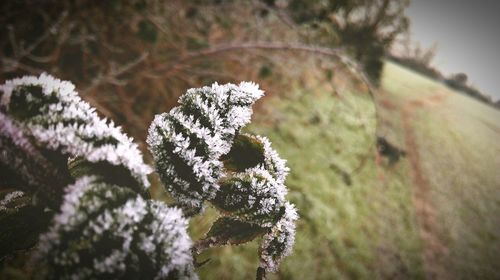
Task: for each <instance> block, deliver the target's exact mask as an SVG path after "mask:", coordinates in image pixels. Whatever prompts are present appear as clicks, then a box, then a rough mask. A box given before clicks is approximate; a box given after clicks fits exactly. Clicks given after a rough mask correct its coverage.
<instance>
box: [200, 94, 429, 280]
mask: <svg viewBox="0 0 500 280" xmlns="http://www.w3.org/2000/svg"><path fill="white" fill-rule="evenodd" d="M262 106H263V107H262V108H261V109H260V110H259V112H258V113H256V114H255V115H254V120H253V122H252V125H251V126H250V127H249V128H248V129H247V131H249V132H251V133H257V134H261V135H265V136H267V137H269V138H270V139H271V141H272V142H273V146H274V147H275V148H276V149H277V150H278V152H279V153H280V155H281V156H282V157H284V158H286V159H287V160H288V165H289V167H290V168H291V173H290V175H289V177H288V180H287V185H288V188H289V190H290V192H289V195H288V197H289V199H290V200H291V201H293V202H294V203H295V204H296V205H297V208H298V209H299V213H300V216H301V219H300V221H299V224H298V232H297V239H296V240H297V241H296V245H295V248H294V253H293V255H292V256H290V257H288V258H287V259H286V261H285V262H284V263H283V265H282V267H281V270H280V272H279V273H278V274H276V275H272V276H271V278H272V279H275V278H276V279H372V278H373V277H379V278H389V277H394V276H399V277H406V278H418V277H420V276H421V275H422V270H421V260H420V253H419V252H420V241H419V238H418V234H417V229H416V224H415V220H414V215H413V212H412V211H413V210H412V206H411V202H410V200H411V194H410V190H409V189H408V187H407V182H406V178H405V177H404V176H402V175H400V174H392V173H391V172H387V171H386V170H384V169H382V168H377V166H376V165H375V162H374V155H375V132H376V131H375V128H376V122H375V107H374V103H373V101H372V99H371V98H370V97H369V96H368V95H367V94H363V93H356V92H346V93H343V94H340V95H336V94H335V93H333V92H326V91H324V90H322V89H317V90H314V91H313V92H301V91H296V92H295V93H292V94H290V95H288V96H284V97H283V96H280V97H271V98H267V99H265V100H264V101H263V102H262ZM379 175H383V176H384V177H385V180H384V181H381V180H379V179H378V176H379ZM208 216H213V213H212V214H211V213H209V214H208ZM212 219H213V217H211V219H207V218H197V219H196V221H194V222H193V223H192V224H195V225H197V226H196V230H195V232H201V231H202V230H200V228H203V230H206V228H207V226H208V222H207V221H208V220H212ZM202 223H205V224H203V225H201V224H202ZM200 225H201V226H200ZM204 257H210V258H212V261H211V263H209V264H207V265H206V266H205V267H202V268H201V269H200V270H199V271H200V276H201V278H204V279H215V278H218V279H234V278H236V279H251V278H253V277H254V273H255V268H256V267H257V266H258V257H257V242H256V241H254V242H251V243H250V244H245V245H241V246H239V247H232V248H221V249H213V250H211V251H210V252H208V253H205V254H204V255H203V256H202V258H201V259H203V258H204Z"/></svg>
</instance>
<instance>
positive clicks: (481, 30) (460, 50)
mask: <svg viewBox="0 0 500 280" xmlns="http://www.w3.org/2000/svg"><path fill="white" fill-rule="evenodd" d="M407 14H408V15H409V17H410V19H411V33H412V38H413V40H415V41H417V42H420V43H421V44H422V46H424V47H429V46H431V45H432V44H433V43H435V42H436V43H437V44H438V53H437V56H436V58H435V61H434V64H435V65H436V67H437V68H438V69H440V70H441V71H442V72H443V73H444V74H445V75H448V74H450V73H456V72H464V73H466V74H467V75H468V76H469V80H470V82H472V84H473V85H475V86H476V87H477V88H478V89H480V90H481V91H483V92H484V93H486V94H488V95H491V96H492V97H493V98H494V99H495V100H497V99H500V0H476V1H473V0H412V4H411V6H410V8H409V9H408V12H407Z"/></svg>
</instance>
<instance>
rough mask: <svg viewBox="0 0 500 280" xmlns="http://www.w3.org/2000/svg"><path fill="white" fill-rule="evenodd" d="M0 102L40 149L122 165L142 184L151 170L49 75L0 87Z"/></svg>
mask: <svg viewBox="0 0 500 280" xmlns="http://www.w3.org/2000/svg"><path fill="white" fill-rule="evenodd" d="M0 91H1V92H2V96H1V99H0V106H1V108H2V110H3V111H5V112H6V113H7V114H8V115H9V116H11V117H13V118H14V119H16V121H17V122H18V123H19V124H20V125H21V126H22V129H23V130H24V131H25V133H27V134H29V135H31V136H32V137H34V139H35V140H36V144H37V145H39V146H42V147H43V148H45V149H49V150H53V151H58V152H60V153H62V154H64V155H67V156H70V157H83V158H85V159H86V160H88V161H89V162H95V163H97V162H108V163H110V164H112V165H115V166H123V167H125V168H127V169H128V170H129V171H130V173H131V174H132V175H133V177H134V178H135V180H137V183H138V184H139V185H140V186H143V187H144V188H147V187H148V186H149V182H148V180H147V177H146V175H147V174H148V173H150V171H151V170H150V167H149V166H147V165H146V164H145V163H144V161H143V159H142V156H141V153H140V151H139V149H138V147H137V145H136V144H134V143H133V142H132V140H131V139H130V138H129V137H127V136H126V135H125V134H124V133H123V132H121V129H120V128H119V127H116V126H115V125H114V124H113V123H112V122H108V121H107V120H105V119H101V118H100V117H99V116H98V115H97V113H96V112H95V110H94V109H93V108H92V107H91V106H90V105H89V104H88V103H86V102H85V101H83V100H82V99H81V98H80V97H79V96H78V94H77V93H76V92H75V86H74V85H73V84H72V83H70V82H67V81H61V80H58V79H56V78H54V77H52V76H50V75H47V74H41V75H40V76H39V77H35V76H24V77H22V78H19V79H13V80H9V81H6V82H5V84H3V85H1V86H0Z"/></svg>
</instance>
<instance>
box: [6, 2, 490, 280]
mask: <svg viewBox="0 0 500 280" xmlns="http://www.w3.org/2000/svg"><path fill="white" fill-rule="evenodd" d="M413 2H414V3H413ZM413 2H410V0H249V1H239V0H205V1H202V0H185V1H181V0H178V1H176V0H170V1H159V0H158V1H153V0H133V1H118V0H109V1H85V0H71V1H54V0H20V1H1V2H0V9H1V12H0V37H1V40H0V67H1V68H0V82H1V83H3V82H4V81H5V80H7V79H11V78H14V77H18V76H21V75H25V74H32V75H38V74H40V73H42V72H47V73H49V74H51V75H54V76H56V77H58V78H60V79H64V80H70V81H72V82H73V83H74V84H75V85H76V87H77V89H78V91H79V93H80V94H81V95H82V96H83V98H84V99H85V100H87V101H88V102H90V103H91V104H92V105H93V106H95V107H96V108H97V109H98V111H99V112H100V114H101V115H102V116H105V117H108V118H110V119H113V120H114V121H115V122H116V123H118V124H119V125H121V126H122V127H123V129H124V130H125V131H126V132H127V133H129V135H131V136H133V137H134V138H135V140H136V142H137V143H138V144H139V145H140V146H141V149H142V150H143V151H144V154H145V157H146V158H147V159H148V161H149V162H151V156H150V155H149V152H148V151H147V149H146V146H145V145H144V140H145V138H146V135H147V129H148V127H149V124H150V122H151V121H152V119H153V117H154V115H155V114H159V113H162V112H165V111H168V110H170V109H171V108H172V107H173V106H175V104H176V102H177V98H178V97H179V96H180V95H181V94H183V93H184V92H185V91H186V90H187V89H188V88H191V87H200V86H204V85H209V84H211V83H213V82H215V81H217V82H219V83H226V82H233V83H235V82H239V81H255V82H256V83H258V84H260V86H261V88H262V89H263V90H265V91H266V96H265V97H264V98H263V99H261V100H260V101H259V102H258V103H257V105H256V106H255V108H254V109H255V110H254V115H253V121H252V124H251V125H249V126H248V127H247V128H245V130H246V131H249V132H252V133H258V134H262V135H265V136H268V137H269V138H270V140H271V141H272V142H273V145H274V147H275V148H276V149H277V150H278V152H279V153H280V155H281V156H282V157H284V158H285V159H287V160H288V165H289V167H290V168H291V173H290V175H289V176H288V179H287V186H288V188H289V194H288V196H289V198H290V200H291V201H293V202H294V203H295V204H296V205H297V208H298V211H299V214H300V217H301V219H300V220H299V223H298V233H297V238H296V245H295V247H294V253H293V255H291V256H290V257H288V258H287V259H286V260H285V262H284V264H283V265H282V267H281V269H280V271H279V272H278V273H277V274H275V275H271V279H374V278H380V279H500V269H499V267H498V261H499V260H500V173H499V172H498V170H499V168H500V157H499V156H498V154H499V152H500V141H498V137H499V134H500V122H499V121H500V111H499V108H500V102H499V101H497V99H498V97H499V96H500V90H499V88H498V83H497V81H496V77H495V74H496V73H498V67H499V66H500V63H498V60H495V59H496V58H498V56H495V50H497V48H495V47H496V46H498V44H496V40H490V38H491V37H495V36H494V34H498V32H497V31H496V30H495V25H494V23H496V22H497V21H495V17H496V16H495V15H494V14H493V13H491V12H490V13H487V11H492V9H493V8H494V6H495V5H494V4H492V3H493V2H492V1H490V2H488V1H484V3H482V1H475V2H471V1H469V2H467V3H469V4H467V3H465V2H463V1H444V0H441V1H425V0H414V1H413ZM462 2H463V3H462ZM436 3H440V4H436ZM470 3H474V4H473V5H475V6H473V7H472V6H471V4H470ZM466 4H467V5H466ZM475 8H477V9H479V8H481V9H479V11H484V14H485V15H486V14H489V16H484V19H485V20H484V21H483V20H481V19H482V18H483V14H482V13H478V12H476V13H475V14H474V15H475V16H474V17H467V13H468V12H469V11H471V14H473V13H472V11H473V10H474V11H476V10H475ZM439 9H441V10H439ZM437 11H443V12H442V13H441V12H437ZM457 11H463V13H459V12H457ZM493 11H498V9H496V10H495V9H493ZM471 18H472V19H475V20H471ZM485 22H486V23H485ZM433 23H434V24H433ZM497 26H498V25H497ZM488 28H489V29H488ZM478 30H479V32H480V31H481V30H483V31H484V34H483V35H482V36H478V35H477V34H478V33H475V32H478ZM495 32H496V33H495ZM457 34H458V35H457ZM460 36H461V37H460ZM457 38H466V40H464V42H466V43H463V44H462V43H460V41H456V40H458V39H457ZM468 38H470V39H468ZM496 38H498V36H496ZM478 41H479V43H478ZM457 42H458V43H457ZM435 43H436V44H435ZM480 43H482V44H483V45H484V46H485V47H484V48H479V47H478V45H477V44H480ZM441 46H443V48H442V49H441ZM436 58H437V59H436ZM436 60H437V63H436ZM478 65H479V66H478ZM481 66H483V67H481ZM495 67H496V68H495ZM495 71H497V72H495ZM468 75H471V77H472V78H473V79H472V81H471V79H470V78H469V76H468ZM484 89H487V90H488V92H484ZM492 96H493V97H492ZM151 179H152V180H153V182H154V183H153V188H152V194H153V196H154V197H155V198H157V199H162V200H166V201H169V197H168V194H166V193H165V192H164V190H163V188H162V187H161V186H159V183H158V180H157V178H154V177H152V178H151ZM215 218H216V216H215V211H212V210H211V209H208V211H207V212H206V213H205V214H204V215H203V216H201V217H197V218H195V219H194V220H192V221H191V225H190V230H191V232H192V236H193V238H194V239H199V238H201V237H203V234H204V233H205V232H206V231H207V230H208V228H209V226H210V225H211V223H212V222H213V221H214V219H215ZM201 259H210V261H209V262H208V263H207V264H205V265H204V266H202V267H201V268H199V269H198V271H199V274H200V277H201V278H202V279H216V278H217V279H249V278H253V277H254V269H255V267H257V262H258V258H257V242H251V243H248V244H244V245H241V246H236V247H234V246H233V247H225V248H218V249H212V250H210V251H209V252H206V253H204V254H203V255H202V256H201ZM24 261H25V258H24V257H23V254H22V253H20V254H19V256H17V257H12V258H9V259H7V260H4V261H3V262H2V265H1V268H0V269H1V273H0V277H1V278H5V279H12V278H26V277H27V276H26V275H24V274H23V269H22V268H23V266H24V265H25V262H24Z"/></svg>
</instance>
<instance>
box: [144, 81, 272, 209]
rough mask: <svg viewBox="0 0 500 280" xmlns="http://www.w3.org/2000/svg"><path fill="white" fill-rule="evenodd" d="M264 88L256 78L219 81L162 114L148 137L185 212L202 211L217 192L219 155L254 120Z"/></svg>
mask: <svg viewBox="0 0 500 280" xmlns="http://www.w3.org/2000/svg"><path fill="white" fill-rule="evenodd" d="M262 95H263V91H261V90H259V89H258V86H257V85H255V84H253V83H240V85H234V84H225V85H219V84H217V83H214V84H213V85H212V86H210V87H202V88H196V89H189V90H188V91H187V92H186V94H184V95H182V96H181V97H180V98H179V103H180V106H178V107H175V108H173V109H172V110H171V111H170V112H168V113H163V114H160V115H157V116H156V117H155V119H154V120H153V123H152V124H151V126H150V128H149V134H148V139H147V143H148V144H149V149H150V151H151V153H152V155H153V157H154V160H155V163H156V170H157V171H158V173H159V175H160V178H161V180H162V182H163V184H164V185H165V187H166V189H167V191H168V192H169V193H170V194H171V195H172V196H173V197H174V198H175V199H176V200H177V201H178V202H179V203H180V205H182V206H183V207H184V208H185V210H186V212H193V213H196V212H199V211H201V209H202V205H203V202H204V201H206V200H211V199H213V198H214V197H215V194H216V193H217V191H218V189H219V185H218V180H219V179H220V178H221V176H222V175H223V170H222V167H223V166H222V163H221V162H220V160H219V158H220V157H221V156H222V155H224V154H226V153H228V152H229V150H230V148H231V145H232V141H233V139H234V137H235V135H236V133H237V132H238V131H239V130H240V129H241V128H242V127H243V126H245V125H246V124H247V123H248V122H250V116H251V114H252V109H251V106H252V105H253V103H254V102H255V101H256V100H257V99H259V98H260V97H262Z"/></svg>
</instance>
